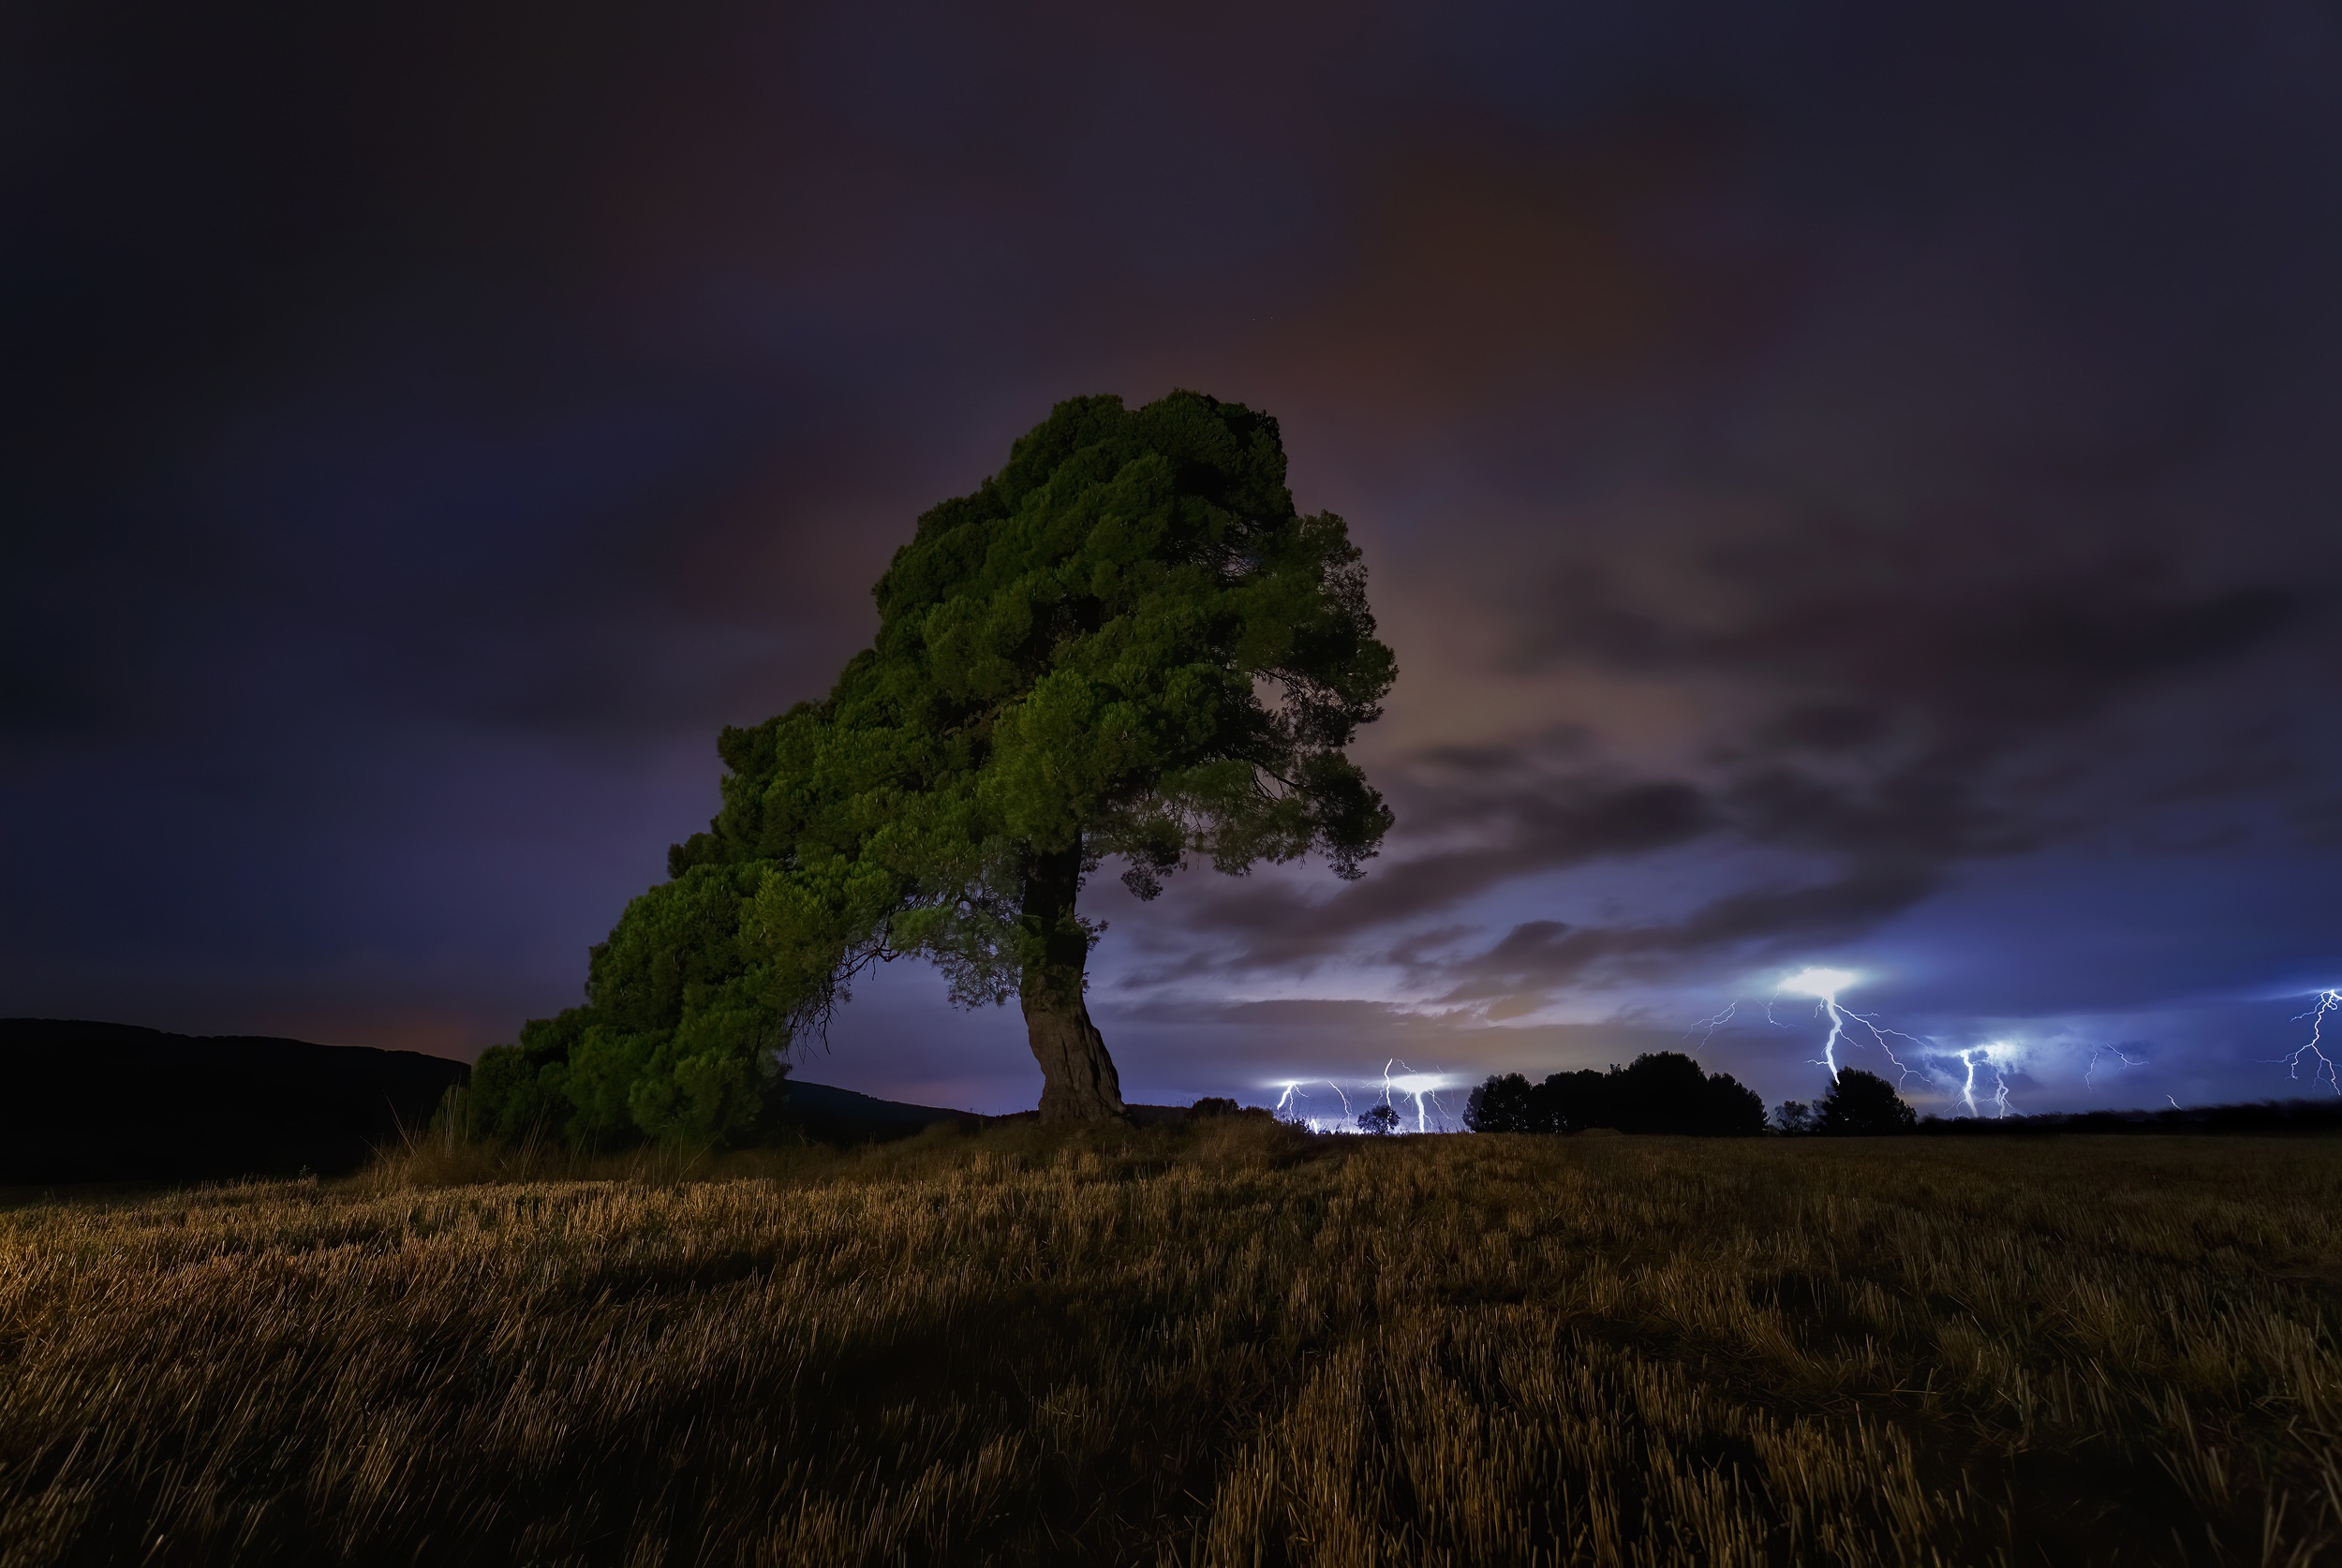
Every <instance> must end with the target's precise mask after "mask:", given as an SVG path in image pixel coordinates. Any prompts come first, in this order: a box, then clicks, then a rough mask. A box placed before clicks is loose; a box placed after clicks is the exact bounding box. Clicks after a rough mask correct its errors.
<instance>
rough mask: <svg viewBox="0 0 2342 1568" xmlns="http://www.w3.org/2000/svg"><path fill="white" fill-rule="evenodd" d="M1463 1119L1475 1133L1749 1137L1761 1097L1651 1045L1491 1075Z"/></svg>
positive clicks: (1725, 1075)
mask: <svg viewBox="0 0 2342 1568" xmlns="http://www.w3.org/2000/svg"><path fill="white" fill-rule="evenodd" d="M1464 1125H1465V1126H1467V1127H1469V1128H1471V1129H1472V1130H1473V1131H1474V1132H1585V1131H1586V1130H1587V1129H1589V1128H1593V1127H1613V1128H1616V1129H1618V1130H1619V1131H1620V1132H1675V1133H1691V1134H1695V1135H1699V1136H1706V1137H1727V1138H1729V1137H1749V1136H1753V1135H1754V1134H1756V1133H1759V1132H1763V1131H1764V1130H1765V1102H1763V1101H1762V1100H1761V1099H1759V1098H1757V1095H1756V1090H1754V1089H1751V1088H1746V1087H1742V1084H1741V1082H1740V1080H1739V1079H1737V1078H1735V1077H1733V1076H1732V1075H1731V1074H1730V1073H1729V1072H1716V1073H1710V1072H1703V1071H1702V1070H1701V1068H1700V1065H1699V1063H1697V1062H1696V1061H1694V1060H1693V1059H1692V1058H1689V1057H1687V1056H1685V1055H1683V1054H1682V1052H1680V1051H1653V1052H1650V1053H1647V1054H1645V1055H1643V1056H1639V1057H1637V1058H1635V1060H1634V1063H1633V1065H1631V1066H1628V1067H1615V1066H1614V1067H1612V1068H1611V1069H1610V1070H1609V1071H1608V1072H1600V1071H1597V1070H1596V1069H1593V1068H1591V1067H1589V1068H1580V1069H1579V1070H1578V1071H1576V1072H1556V1073H1553V1074H1552V1075H1551V1076H1549V1077H1548V1078H1547V1079H1546V1080H1545V1082H1543V1083H1542V1084H1537V1085H1534V1086H1532V1085H1531V1084H1530V1082H1529V1080H1528V1079H1526V1078H1524V1077H1522V1076H1521V1075H1520V1074H1519V1073H1518V1072H1505V1073H1500V1074H1497V1075H1496V1076H1494V1077H1491V1078H1490V1079H1489V1080H1488V1081H1487V1082H1485V1083H1483V1084H1482V1085H1481V1086H1480V1087H1478V1088H1476V1089H1474V1090H1473V1091H1472V1099H1471V1101H1470V1102H1469V1103H1468V1104H1467V1106H1466V1107H1465V1110H1464Z"/></svg>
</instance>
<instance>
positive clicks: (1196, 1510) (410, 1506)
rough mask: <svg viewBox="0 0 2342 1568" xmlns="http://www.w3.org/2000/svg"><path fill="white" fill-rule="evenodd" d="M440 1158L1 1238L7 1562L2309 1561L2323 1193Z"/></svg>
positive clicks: (2136, 1153) (1358, 1157)
mask: <svg viewBox="0 0 2342 1568" xmlns="http://www.w3.org/2000/svg"><path fill="white" fill-rule="evenodd" d="M476 1158H478V1157H474V1156H469V1155H467V1154H465V1153H464V1151H461V1150H452V1149H447V1148H439V1149H436V1150H429V1149H426V1150H417V1151H413V1152H411V1153H410V1154H409V1155H408V1156H407V1157H406V1158H405V1160H404V1161H403V1163H402V1164H400V1165H394V1166H392V1167H387V1168H385V1169H383V1170H380V1171H378V1172H376V1173H375V1174H374V1175H373V1176H370V1177H368V1178H364V1179H362V1180H360V1181H357V1182H353V1183H350V1184H348V1185H346V1186H343V1187H330V1186H329V1187H323V1188H320V1187H319V1186H317V1185H315V1184H281V1185H268V1186H250V1187H241V1188H230V1189H221V1190H213V1191H198V1192H192V1193H179V1194H175V1195H171V1196H169V1197H161V1198H150V1199H145V1200H140V1201H113V1202H108V1203H96V1202H87V1203H81V1204H71V1203H67V1204H51V1205H37V1206H22V1207H19V1208H16V1209H14V1210H11V1211H8V1212H6V1213H0V1564H7V1565H9V1568H15V1565H22V1564H33V1563H51V1562H125V1563H131V1562H140V1561H154V1562H188V1563H194V1562H205V1563H211V1562H227V1561H235V1562H239V1563H257V1562H266V1561H300V1562H312V1561H344V1560H347V1561H382V1562H390V1561H398V1562H408V1561H425V1562H432V1563H459V1562H472V1561H477V1562H493V1563H528V1562H538V1563H546V1564H551V1563H558V1562H578V1563H587V1562H592V1563H603V1562H607V1563H628V1564H658V1563H663V1564H685V1563H699V1562H720V1563H784V1562H786V1563H808V1564H811V1563H833V1562H836V1563H850V1562H851V1563H862V1562H930V1561H1008V1562H1019V1561H1065V1562H1084V1563H1088V1562H1115V1561H1132V1562H1160V1563H1190V1562H1192V1563H1198V1564H1231V1565H1233V1564H1252V1563H1272V1562H1292V1563H1311V1564H1325V1565H1335V1564H1341V1565H1350V1564H1361V1565H1362V1564H1369V1563H1394V1564H1395V1563H1451V1564H1459V1565H1461V1564H1501V1563H1514V1562H1519V1563H1530V1562H1543V1561H1585V1562H1595V1563H1687V1564H1688V1563H1703V1564H1704V1563H1740V1562H1796V1563H1806V1562H1846V1563H1871V1562H1878V1563H1915V1564H1916V1563H1938V1562H1940V1563H1977V1562H1993V1561H2007V1562H2010V1563H2020V1562H2057V1563H2065V1562H2083V1561H2096V1562H2117V1561H2119V1562H2140V1563H2145V1562H2178V1561H2202V1562H2216V1561H2217V1562H2238V1563H2301V1562H2310V1561H2334V1560H2335V1557H2336V1555H2337V1552H2342V1468H2338V1463H2342V1462H2338V1461H2337V1454H2342V1432H2337V1423H2338V1421H2342V1359H2338V1357H2337V1344H2336V1337H2335V1309H2336V1305H2337V1301H2342V1223H2338V1222H2337V1218H2336V1217H2337V1216H2338V1215H2342V1143H2337V1142H2333V1141H2323V1140H2320V1141H2306V1140H2304V1141H2279V1140H2264V1141H2258V1142H2247V1141H2235V1142H2226V1141H2221V1140H2216V1139H2209V1138H2192V1139H2186V1140H2177V1139H2174V1140H2170V1141H2164V1140H2160V1139H2152V1138H2127V1139H2122V1140H2108V1141H2104V1142H2100V1141H2095V1140H2087V1139H2080V1138H2075V1139H2067V1140H2045V1141H2043V1142H2040V1143H2027V1144H2023V1145H2009V1144H1995V1145H1991V1146H1976V1145H1963V1144H1959V1143H1955V1142H1951V1141H1949V1140H1943V1141H1937V1140H1929V1141H1924V1142H1922V1141H1918V1140H1902V1141H1892V1142H1882V1143H1860V1142H1848V1143H1829V1142H1821V1141H1808V1142H1790V1143H1779V1142H1756V1143H1737V1144H1733V1143H1721V1144H1700V1143H1691V1142H1681V1141H1675V1140H1668V1139H1626V1138H1617V1137H1608V1138H1604V1137H1593V1136H1588V1137H1581V1138H1578V1139H1572V1140H1565V1141H1564V1140H1529V1139H1513V1138H1498V1137H1479V1138H1471V1137H1464V1138H1441V1139H1395V1140H1387V1141H1372V1140H1365V1139H1348V1140H1341V1141H1338V1142H1312V1141H1310V1140H1307V1139H1304V1138H1301V1137H1298V1136H1296V1135H1293V1134H1291V1133H1289V1132H1286V1131H1285V1130H1283V1129H1279V1128H1273V1127H1264V1126H1260V1125H1258V1124H1253V1123H1241V1122H1223V1123H1213V1124H1207V1125H1205V1126H1202V1127H1199V1128H1195V1129H1191V1130H1157V1131H1152V1132H1105V1133H1085V1134H1075V1135H1071V1136H1054V1137H1053V1136H1050V1135H1048V1134H1045V1132H1042V1131H1041V1130H1039V1129H1035V1128H1022V1129H1011V1130H1005V1131H1001V1132H990V1133H986V1134H984V1135H982V1136H979V1137H953V1136H932V1137H927V1138H923V1139H921V1140H918V1141H916V1142H914V1143H912V1144H909V1145H898V1146H892V1147H889V1148H883V1149H876V1150H868V1151H864V1152H862V1153H859V1154H852V1155H832V1154H824V1153H822V1152H819V1151H811V1150H804V1151H794V1152H782V1153H777V1154H774V1155H770V1156H763V1157H755V1158H753V1159H748V1160H740V1161H732V1162H730V1163H710V1162H704V1161H703V1162H701V1163H700V1164H698V1165H684V1164H681V1163H674V1164H670V1165H667V1166H665V1167H660V1166H658V1165H656V1164H641V1165H637V1166H634V1167H631V1168H608V1169H602V1170H599V1171H596V1170H577V1171H571V1172H569V1173H566V1176H565V1178H564V1179H551V1178H548V1177H546V1176H543V1174H542V1173H538V1174H537V1175H536V1176H534V1177H533V1178H531V1179H506V1180H503V1181H498V1182H491V1183H487V1184H478V1185H436V1184H435V1183H440V1182H445V1181H448V1180H450V1179H452V1178H457V1177H464V1176H491V1177H494V1176H504V1177H508V1178H510V1177H514V1176H528V1175H529V1173H528V1172H526V1171H524V1170H520V1169H517V1168H512V1167H510V1166H508V1167H507V1168H505V1169H502V1170H497V1169H496V1168H493V1166H490V1167H480V1166H478V1165H477V1164H476V1163H475V1164H474V1165H473V1166H472V1167H471V1168H467V1161H475V1160H476ZM587 1178H592V1179H587Z"/></svg>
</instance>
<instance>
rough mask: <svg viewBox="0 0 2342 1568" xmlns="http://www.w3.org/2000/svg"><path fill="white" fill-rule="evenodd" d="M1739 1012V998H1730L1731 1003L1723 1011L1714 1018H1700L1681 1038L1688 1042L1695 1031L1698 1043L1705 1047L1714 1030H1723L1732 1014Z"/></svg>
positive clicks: (1712, 1037) (1713, 1036)
mask: <svg viewBox="0 0 2342 1568" xmlns="http://www.w3.org/2000/svg"><path fill="white" fill-rule="evenodd" d="M1740 1010H1741V1002H1740V998H1738V997H1735V998H1732V1000H1731V1002H1730V1003H1729V1004H1728V1005H1727V1006H1726V1008H1725V1010H1724V1011H1723V1012H1721V1013H1717V1014H1716V1015H1715V1016H1714V1017H1712V1018H1702V1019H1701V1020H1700V1021H1699V1022H1698V1023H1697V1024H1694V1025H1693V1026H1692V1027H1691V1028H1688V1029H1685V1030H1684V1031H1683V1038H1684V1039H1685V1040H1689V1039H1691V1037H1692V1035H1693V1033H1694V1032H1695V1031H1697V1034H1698V1035H1699V1043H1701V1044H1702V1045H1705V1044H1707V1043H1708V1042H1709V1041H1711V1040H1712V1039H1714V1038H1715V1034H1716V1030H1718V1029H1720V1028H1724V1026H1725V1025H1727V1024H1728V1023H1730V1022H1731V1021H1732V1014H1733V1013H1738V1012H1739V1011H1740Z"/></svg>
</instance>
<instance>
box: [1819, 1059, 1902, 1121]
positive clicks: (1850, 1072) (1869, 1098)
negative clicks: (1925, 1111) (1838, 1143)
mask: <svg viewBox="0 0 2342 1568" xmlns="http://www.w3.org/2000/svg"><path fill="white" fill-rule="evenodd" d="M1918 1125H1919V1113H1918V1112H1916V1111H1914V1110H1912V1109H1911V1107H1910V1106H1909V1105H1908V1104H1907V1103H1905V1101H1904V1099H1903V1097H1902V1096H1901V1095H1899V1094H1897V1093H1896V1092H1895V1087H1894V1085H1892V1084H1890V1083H1889V1082H1887V1080H1886V1079H1884V1078H1882V1077H1880V1076H1879V1075H1878V1074H1877V1073H1875V1072H1863V1071H1862V1070H1861V1069H1860V1068H1859V1067H1845V1068H1841V1069H1839V1070H1838V1075H1837V1077H1836V1078H1835V1079H1833V1080H1831V1085H1830V1092H1829V1093H1828V1094H1825V1095H1823V1096H1822V1098H1821V1103H1820V1104H1819V1105H1818V1106H1817V1107H1816V1116H1815V1118H1814V1131H1816V1132H1823V1133H1829V1134H1831V1135H1834V1136H1848V1137H1873V1136H1878V1135H1881V1134H1886V1133H1894V1132H1911V1131H1912V1130H1914V1129H1915V1128H1916V1127H1918Z"/></svg>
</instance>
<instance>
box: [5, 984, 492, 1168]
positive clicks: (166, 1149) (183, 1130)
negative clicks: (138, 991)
mask: <svg viewBox="0 0 2342 1568" xmlns="http://www.w3.org/2000/svg"><path fill="white" fill-rule="evenodd" d="M470 1071H471V1070H470V1069H469V1068H467V1067H466V1066H465V1065H464V1064H463V1063H462V1062H460V1061H451V1060H448V1059H447V1058H444V1057H431V1056H424V1055H422V1053H420V1052H416V1051H378V1050H374V1049H372V1048H370V1047H367V1046H363V1045H313V1044H311V1043H308V1042H306V1041H301V1040H278V1039H274V1038H272V1037H269V1036H264V1035H184V1034H165V1033H163V1032H162V1031H160V1030H158V1029H144V1028H136V1027H134V1026H131V1025H128V1024H98V1023H89V1022H85V1021H81V1020H74V1019H58V1018H6V1019H0V1085H5V1087H4V1088H0V1185H32V1184H51V1183H67V1182H85V1181H196V1180H203V1179H206V1178H224V1177H231V1176H265V1175H292V1174H294V1173H297V1172H299V1171H300V1170H302V1169H303V1168H304V1167H306V1168H307V1169H309V1170H313V1171H316V1172H318V1173H319V1175H334V1174H338V1173H341V1172H346V1171H351V1170H355V1169H356V1168H357V1167H358V1166H359V1165H361V1164H363V1163H364V1161H365V1159H366V1157H367V1154H368V1152H369V1151H370V1150H371V1149H372V1148H373V1146H376V1145H378V1144H381V1143H385V1142H388V1141H390V1140H391V1139H393V1138H395V1137H396V1136H397V1135H398V1129H399V1128H400V1127H401V1126H406V1127H409V1128H415V1129H418V1130H419V1129H421V1128H422V1126H424V1125H425V1124H426V1123H427V1122H428V1121H429V1120H430V1118H431V1113H432V1110H433V1109H434V1108H435V1107H436V1106H437V1104H438V1102H439V1098H440V1096H441V1095H443V1094H445V1093H446V1092H447V1089H448V1087H449V1086H450V1085H452V1084H460V1083H462V1082H463V1081H464V1080H465V1078H466V1077H467V1075H468V1074H469V1073H470Z"/></svg>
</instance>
